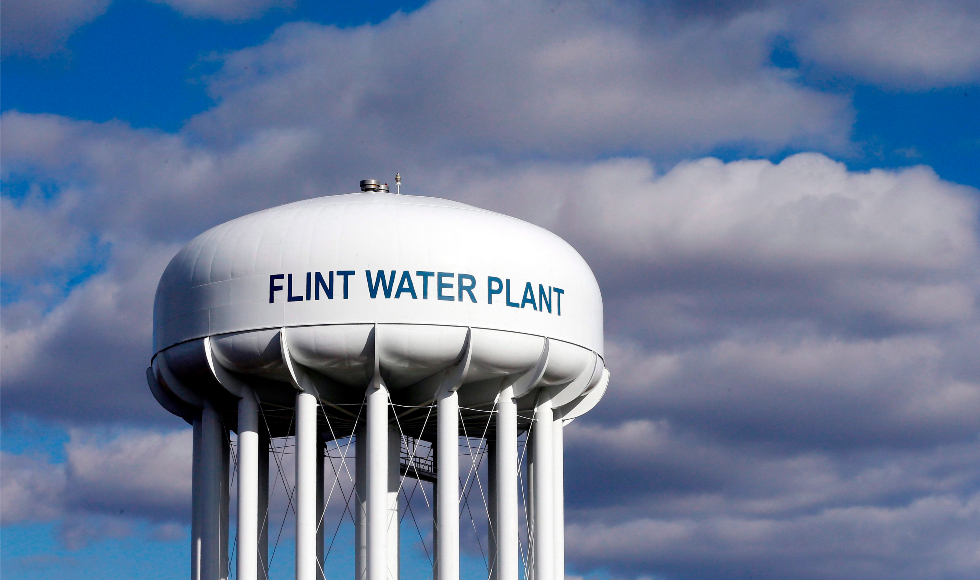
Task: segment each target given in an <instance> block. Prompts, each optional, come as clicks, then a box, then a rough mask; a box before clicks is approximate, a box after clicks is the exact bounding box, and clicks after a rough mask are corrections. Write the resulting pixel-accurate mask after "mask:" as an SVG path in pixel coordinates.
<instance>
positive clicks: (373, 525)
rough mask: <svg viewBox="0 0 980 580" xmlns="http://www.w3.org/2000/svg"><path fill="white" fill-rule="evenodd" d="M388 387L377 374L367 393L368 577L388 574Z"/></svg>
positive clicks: (375, 579)
mask: <svg viewBox="0 0 980 580" xmlns="http://www.w3.org/2000/svg"><path fill="white" fill-rule="evenodd" d="M387 530H388V389H387V387H385V384H384V382H382V380H381V377H380V375H379V374H377V373H376V375H375V379H374V383H373V384H372V385H371V386H369V387H368V393H367V580H387V575H388V550H387V544H388V531H387Z"/></svg>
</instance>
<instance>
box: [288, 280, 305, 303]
mask: <svg viewBox="0 0 980 580" xmlns="http://www.w3.org/2000/svg"><path fill="white" fill-rule="evenodd" d="M286 286H289V290H287V291H286V293H287V295H286V301H287V302H302V301H303V295H302V294H300V295H299V296H293V275H292V274H290V275H289V276H287V277H286Z"/></svg>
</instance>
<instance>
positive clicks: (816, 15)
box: [795, 0, 980, 89]
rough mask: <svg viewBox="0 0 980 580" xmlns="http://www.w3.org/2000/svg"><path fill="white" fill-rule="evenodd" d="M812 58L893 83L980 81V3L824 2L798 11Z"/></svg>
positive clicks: (803, 47)
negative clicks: (979, 4)
mask: <svg viewBox="0 0 980 580" xmlns="http://www.w3.org/2000/svg"><path fill="white" fill-rule="evenodd" d="M798 19H799V21H798V22H797V23H796V27H797V28H796V31H795V32H796V38H797V43H798V48H799V51H800V53H801V55H803V56H804V57H805V58H808V59H812V60H813V61H815V62H817V63H818V64H820V65H822V66H826V67H828V68H830V69H832V70H836V71H839V72H842V73H845V74H849V75H853V76H855V77H857V78H859V79H862V80H867V81H871V82H874V83H878V84H881V85H884V86H887V87H902V88H914V89H926V88H930V87H937V86H939V87H941V86H948V85H956V84H960V83H973V82H976V81H978V80H980V6H978V5H977V3H976V2H973V1H970V0H941V1H936V2H927V3H924V2H916V1H915V0H875V1H871V2H868V1H865V2H839V1H837V0H831V1H819V2H815V3H812V4H810V5H809V6H808V7H807V9H804V10H801V11H800V12H799V13H798Z"/></svg>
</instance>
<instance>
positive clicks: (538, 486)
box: [531, 393, 555, 580]
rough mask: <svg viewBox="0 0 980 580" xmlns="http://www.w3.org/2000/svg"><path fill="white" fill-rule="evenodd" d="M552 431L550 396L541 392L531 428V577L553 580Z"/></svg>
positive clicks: (537, 579) (540, 579) (553, 488)
mask: <svg viewBox="0 0 980 580" xmlns="http://www.w3.org/2000/svg"><path fill="white" fill-rule="evenodd" d="M554 431H555V429H554V419H553V416H552V410H551V399H550V398H549V397H548V396H547V395H546V394H544V393H543V394H542V395H541V399H540V400H539V401H538V404H537V407H536V409H535V412H534V427H533V428H532V429H531V438H532V443H533V445H534V453H533V456H532V461H533V469H534V477H533V480H532V482H531V486H532V489H531V494H532V496H533V499H534V501H533V504H534V507H533V512H534V551H533V557H534V580H555V576H554V570H555V555H554V527H555V520H554V517H555V516H554V510H553V509H552V506H553V499H554V498H553V495H554V491H555V487H554V478H553V477H552V463H553V462H554V449H553V447H552V445H553V441H554Z"/></svg>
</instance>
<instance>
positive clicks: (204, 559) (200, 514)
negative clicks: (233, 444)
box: [191, 401, 228, 580]
mask: <svg viewBox="0 0 980 580" xmlns="http://www.w3.org/2000/svg"><path fill="white" fill-rule="evenodd" d="M191 477H192V486H193V502H192V508H191V509H192V512H193V513H192V514H191V521H192V523H191V578H192V580H222V579H223V578H227V577H228V526H227V523H228V522H227V517H228V505H227V503H228V437H227V433H226V431H225V426H224V422H223V421H222V419H221V415H220V414H219V413H218V411H217V409H215V408H214V406H213V405H212V404H211V402H210V401H205V402H204V407H203V408H202V409H201V413H200V415H198V416H197V417H195V418H194V460H193V466H192V476H191Z"/></svg>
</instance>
